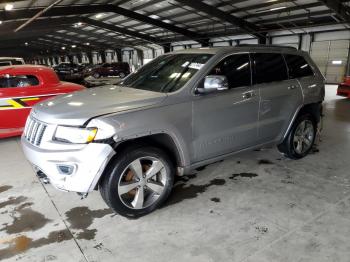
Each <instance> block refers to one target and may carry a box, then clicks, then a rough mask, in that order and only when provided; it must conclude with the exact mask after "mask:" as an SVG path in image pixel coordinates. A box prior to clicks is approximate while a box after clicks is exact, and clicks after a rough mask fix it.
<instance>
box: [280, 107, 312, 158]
mask: <svg viewBox="0 0 350 262" xmlns="http://www.w3.org/2000/svg"><path fill="white" fill-rule="evenodd" d="M316 130H317V123H316V121H315V119H314V118H313V117H312V115H310V114H304V115H301V116H299V117H298V118H297V119H296V120H295V121H294V123H293V125H292V128H291V129H290V131H289V133H288V135H287V137H286V138H285V139H284V141H283V142H282V144H280V145H278V150H279V151H280V152H281V153H283V154H284V155H285V156H286V157H288V158H291V159H300V158H303V157H305V156H306V155H307V154H308V153H309V152H310V151H311V150H312V147H313V145H314V143H315V137H316Z"/></svg>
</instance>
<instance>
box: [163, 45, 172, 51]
mask: <svg viewBox="0 0 350 262" xmlns="http://www.w3.org/2000/svg"><path fill="white" fill-rule="evenodd" d="M163 48H164V53H169V52H171V44H170V43H169V44H164V45H163Z"/></svg>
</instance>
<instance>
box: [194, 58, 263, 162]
mask: <svg viewBox="0 0 350 262" xmlns="http://www.w3.org/2000/svg"><path fill="white" fill-rule="evenodd" d="M208 75H224V76H226V77H227V79H228V85H229V89H228V90H224V91H216V92H214V93H210V94H201V95H197V96H196V98H195V99H194V101H193V110H192V111H193V112H192V113H193V127H192V130H193V131H192V132H193V134H192V138H193V159H194V161H195V162H197V161H202V160H206V159H210V158H213V157H216V156H220V155H224V154H228V153H230V152H234V151H238V150H241V149H244V148H247V147H249V146H252V145H254V144H255V143H256V141H257V128H258V110H259V90H258V89H257V88H255V87H253V86H252V85H251V63H250V57H249V54H235V55H230V56H228V57H226V58H225V59H223V60H222V61H221V62H220V63H218V64H217V65H216V66H215V67H214V68H213V69H212V70H211V72H210V73H209V74H208Z"/></svg>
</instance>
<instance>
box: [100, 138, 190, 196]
mask: <svg viewBox="0 0 350 262" xmlns="http://www.w3.org/2000/svg"><path fill="white" fill-rule="evenodd" d="M142 146H155V147H158V148H160V149H162V150H164V151H165V152H166V153H167V154H168V155H169V157H170V158H171V160H172V161H173V163H174V166H175V167H178V168H179V167H180V168H182V167H183V166H185V164H186V163H185V159H186V158H185V156H184V153H183V151H181V150H180V148H181V147H180V145H179V144H178V142H176V139H174V138H173V137H172V136H171V135H169V134H167V133H154V134H150V135H144V136H140V137H135V138H130V139H126V140H123V141H120V142H118V143H116V144H114V145H113V148H114V150H115V152H116V154H115V155H114V156H113V157H112V158H111V159H110V160H109V162H108V164H107V165H106V168H105V170H104V171H103V172H102V174H101V176H100V178H99V180H98V182H97V183H96V186H95V190H97V186H98V185H99V184H100V182H101V181H102V179H103V177H104V176H105V174H106V170H109V169H110V165H111V163H113V160H114V159H115V158H116V157H117V156H118V155H119V153H120V152H123V151H125V150H130V149H133V148H138V147H142Z"/></svg>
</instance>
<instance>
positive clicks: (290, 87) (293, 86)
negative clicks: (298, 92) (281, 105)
mask: <svg viewBox="0 0 350 262" xmlns="http://www.w3.org/2000/svg"><path fill="white" fill-rule="evenodd" d="M295 88H297V87H296V86H295V85H292V86H288V90H293V89H295Z"/></svg>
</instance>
